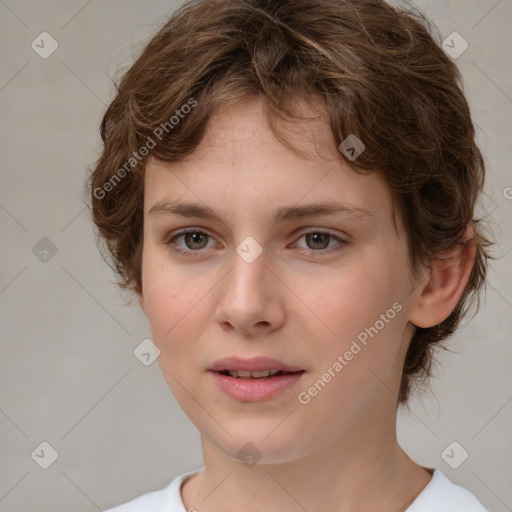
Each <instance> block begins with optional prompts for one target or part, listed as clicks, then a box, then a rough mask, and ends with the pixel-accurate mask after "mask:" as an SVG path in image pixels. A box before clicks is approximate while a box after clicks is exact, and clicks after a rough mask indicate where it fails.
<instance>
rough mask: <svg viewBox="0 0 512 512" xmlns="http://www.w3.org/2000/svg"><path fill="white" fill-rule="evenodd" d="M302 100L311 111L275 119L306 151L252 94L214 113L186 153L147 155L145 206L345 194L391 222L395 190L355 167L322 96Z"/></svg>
mask: <svg viewBox="0 0 512 512" xmlns="http://www.w3.org/2000/svg"><path fill="white" fill-rule="evenodd" d="M300 108H301V111H300V115H302V116H304V117H307V118H308V119H303V120H293V121H292V122H286V123H284V122H282V123H278V124H277V125H276V126H277V127H278V128H279V130H280V133H282V134H283V136H284V137H285V138H286V140H287V141H289V142H290V143H291V144H292V145H293V147H298V148H299V150H300V152H301V155H298V154H297V153H295V152H294V151H292V150H291V149H289V148H287V147H285V146H284V145H283V144H282V143H281V142H280V141H279V140H277V139H276V137H275V136H274V133H273V132H272V130H271V129H270V126H269V125H268V123H267V121H266V118H265V112H264V104H263V100H261V99H252V100H248V101H244V102H240V103H238V104H236V105H233V106H231V107H229V108H226V109H224V110H223V111H221V112H219V113H218V114H217V115H215V116H213V117H212V119H211V120H210V123H209V126H208V129H207V131H206V134H205V137H204V138H203V140H202V141H201V143H200V144H199V146H198V147H197V148H196V149H195V151H193V152H192V153H191V154H189V155H188V156H187V157H186V158H184V159H183V160H182V161H179V162H172V163H164V162H159V161H156V160H154V159H151V158H150V159H149V161H148V163H147V166H146V180H145V181H146V183H145V198H146V200H145V211H146V214H147V213H148V212H149V209H151V208H152V206H154V204H155V203H157V202H168V203H169V202H170V203H172V202H173V201H181V202H183V201H184V200H185V199H186V200H187V201H188V202H191V201H193V202H194V203H203V205H204V206H205V207H211V209H213V210H215V211H217V209H220V213H224V214H225V215H230V214H231V215H233V214H234V213H238V214H239V213H241V212H242V211H245V212H246V213H249V212H251V211H252V212H256V213H258V215H263V214H264V213H265V212H269V211H270V210H271V211H272V212H274V211H275V210H276V209H277V208H278V207H280V206H284V205H297V206H299V205H300V204H303V203H322V202H324V203H339V202H343V203H346V204H351V205H355V206H359V207H360V208H361V209H365V210H367V211H370V212H371V213H372V214H373V215H375V216H376V217H377V218H382V217H383V216H384V217H387V218H388V219H387V220H390V221H391V222H393V223H394V220H393V214H394V206H393V201H392V196H391V192H390V190H389V187H388V186H387V185H386V183H385V182H384V181H383V179H382V178H381V177H380V174H379V173H377V172H371V173H369V174H361V173H358V172H356V171H354V170H353V169H352V168H351V167H350V166H349V165H348V163H347V161H346V160H344V158H343V157H341V156H340V153H339V151H338V149H337V146H336V144H335V142H334V141H333V137H332V134H331V131H330V129H329V125H328V123H327V121H326V118H325V116H323V115H322V114H323V111H322V106H321V104H320V105H318V106H309V105H307V104H301V105H300Z"/></svg>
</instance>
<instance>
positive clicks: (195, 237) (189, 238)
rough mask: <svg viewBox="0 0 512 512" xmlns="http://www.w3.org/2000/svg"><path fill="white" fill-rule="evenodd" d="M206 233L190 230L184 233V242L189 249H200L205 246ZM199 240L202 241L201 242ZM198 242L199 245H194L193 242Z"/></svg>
mask: <svg viewBox="0 0 512 512" xmlns="http://www.w3.org/2000/svg"><path fill="white" fill-rule="evenodd" d="M207 238H208V235H206V234H204V233H199V232H192V233H186V234H185V244H186V245H187V247H189V248H190V249H202V248H203V247H205V246H206V241H207ZM201 241H202V242H204V243H203V244H201ZM196 243H199V245H200V247H197V246H194V244H196Z"/></svg>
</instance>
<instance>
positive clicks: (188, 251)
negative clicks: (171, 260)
mask: <svg viewBox="0 0 512 512" xmlns="http://www.w3.org/2000/svg"><path fill="white" fill-rule="evenodd" d="M180 238H182V239H183V243H184V244H185V247H180V245H178V244H177V243H176V240H179V239H180ZM209 240H211V241H213V238H212V237H211V236H210V235H208V233H205V232H204V231H200V230H198V229H196V228H189V229H183V230H182V231H179V232H178V233H175V234H174V236H172V238H170V239H169V240H168V241H167V242H165V244H166V245H168V246H169V248H170V249H171V251H173V252H176V253H178V254H184V255H187V256H196V254H194V253H198V252H200V251H201V249H204V248H205V247H207V243H208V241H209Z"/></svg>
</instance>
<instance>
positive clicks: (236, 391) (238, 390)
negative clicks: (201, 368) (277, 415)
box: [210, 371, 304, 402]
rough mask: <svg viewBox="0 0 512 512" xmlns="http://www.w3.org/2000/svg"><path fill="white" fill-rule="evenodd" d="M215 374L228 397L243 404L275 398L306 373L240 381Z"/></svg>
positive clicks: (218, 373) (216, 379)
mask: <svg viewBox="0 0 512 512" xmlns="http://www.w3.org/2000/svg"><path fill="white" fill-rule="evenodd" d="M210 373H212V374H213V377H214V379H215V381H216V382H217V384H218V386H219V387H220V389H221V390H222V391H224V393H226V395H228V396H230V397H231V398H234V399H235V400H239V401H241V402H260V401H262V400H268V399H270V398H273V397H275V396H276V395H278V394H279V393H282V392H284V391H285V390H287V389H289V388H290V387H292V386H293V385H294V384H296V383H297V382H298V381H299V379H300V378H301V377H302V375H303V374H304V372H296V373H288V374H285V375H276V376H275V377H270V378H267V379H252V380H249V379H240V378H236V377H230V376H229V375H224V374H222V373H220V372H214V371H212V372H210Z"/></svg>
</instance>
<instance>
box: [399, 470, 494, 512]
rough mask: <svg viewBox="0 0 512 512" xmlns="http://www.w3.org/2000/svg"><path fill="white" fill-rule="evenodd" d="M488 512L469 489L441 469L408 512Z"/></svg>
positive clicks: (435, 472) (436, 472) (435, 471)
mask: <svg viewBox="0 0 512 512" xmlns="http://www.w3.org/2000/svg"><path fill="white" fill-rule="evenodd" d="M432 511H435V512H488V511H487V509H486V508H484V506H483V505H482V504H481V503H480V502H479V501H478V499H477V498H476V496H475V495H474V494H472V493H471V492H470V491H469V490H468V489H465V488H464V487H461V486H459V485H456V484H454V483H453V482H452V481H451V480H450V479H449V478H447V477H446V476H445V475H444V474H443V473H442V472H441V471H440V470H439V469H435V470H434V474H433V475H432V480H430V482H429V483H428V485H427V486H426V487H425V489H423V491H422V492H421V494H420V495H419V496H418V497H417V498H416V500H415V501H414V503H413V504H412V505H411V506H410V507H409V508H408V509H407V511H406V512H432Z"/></svg>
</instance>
